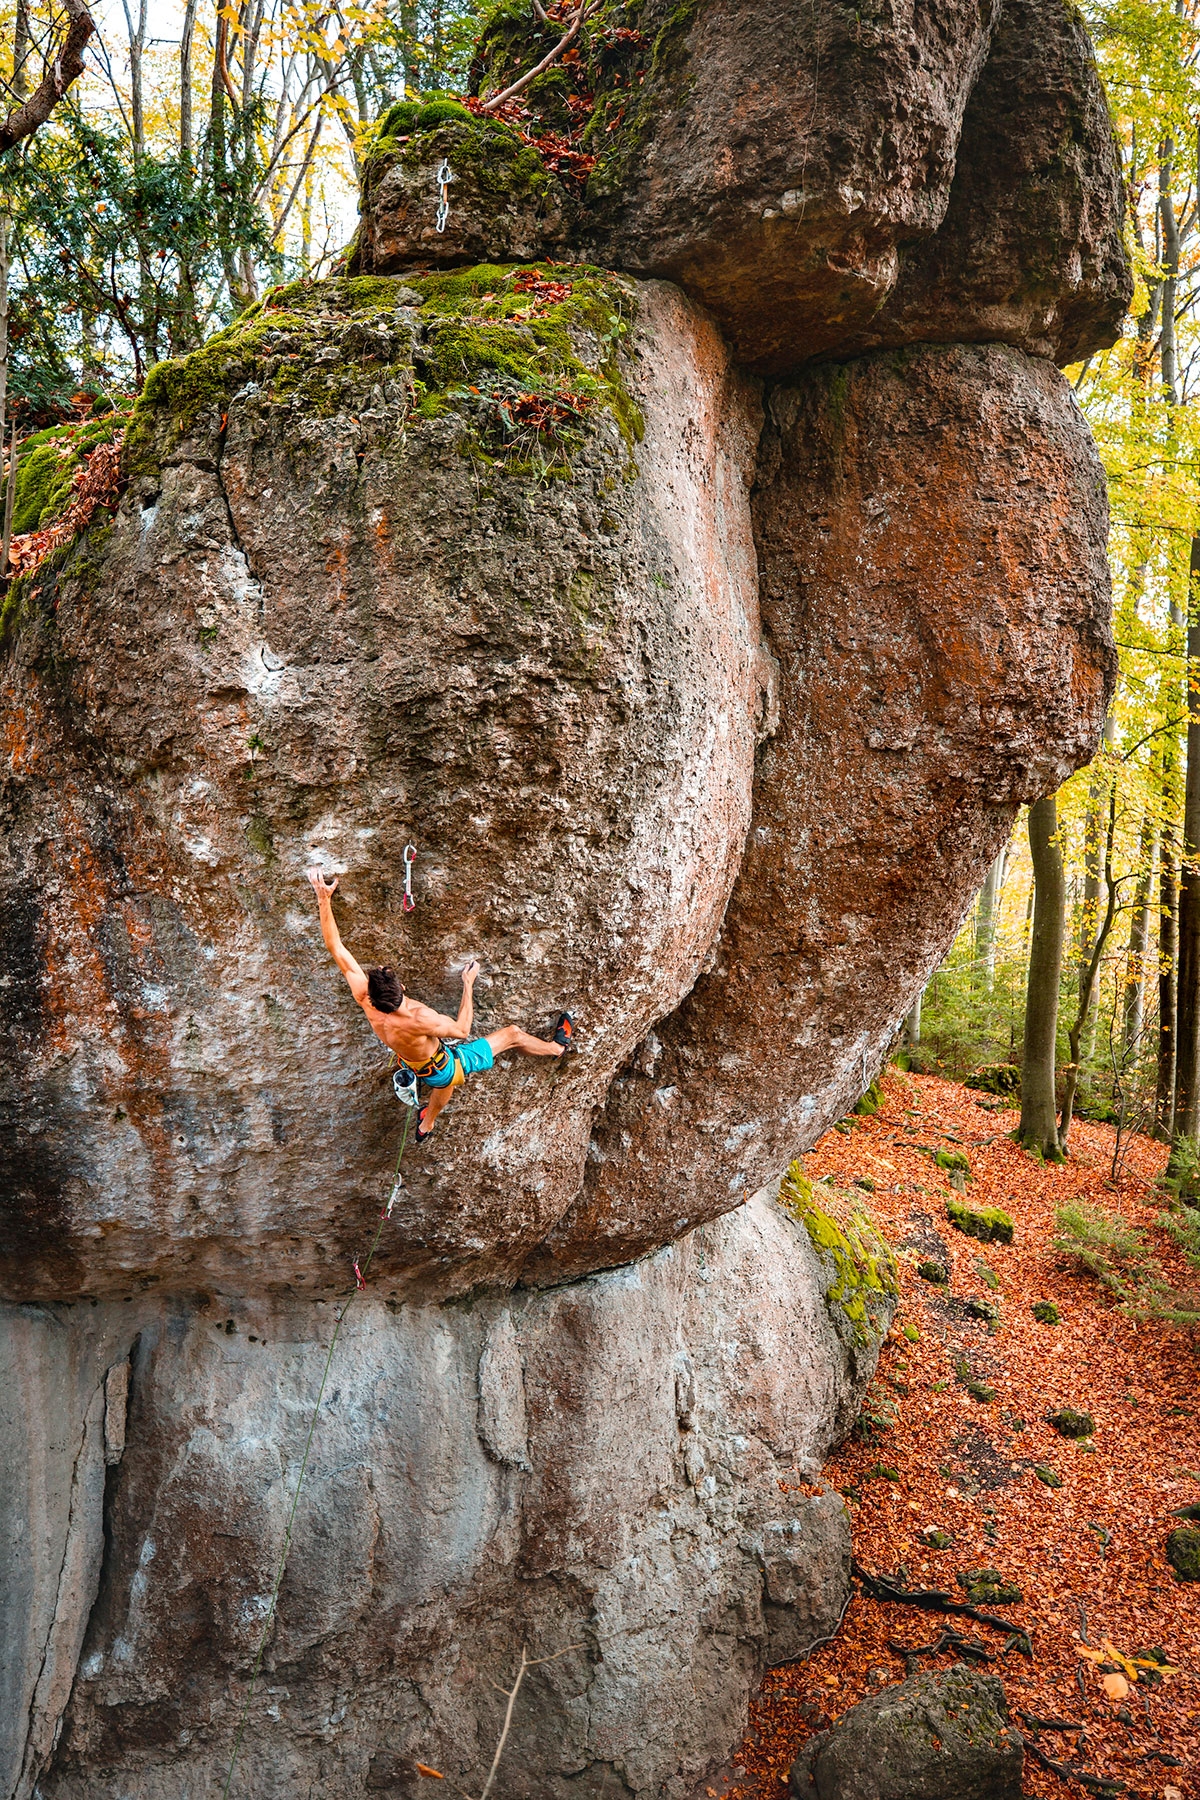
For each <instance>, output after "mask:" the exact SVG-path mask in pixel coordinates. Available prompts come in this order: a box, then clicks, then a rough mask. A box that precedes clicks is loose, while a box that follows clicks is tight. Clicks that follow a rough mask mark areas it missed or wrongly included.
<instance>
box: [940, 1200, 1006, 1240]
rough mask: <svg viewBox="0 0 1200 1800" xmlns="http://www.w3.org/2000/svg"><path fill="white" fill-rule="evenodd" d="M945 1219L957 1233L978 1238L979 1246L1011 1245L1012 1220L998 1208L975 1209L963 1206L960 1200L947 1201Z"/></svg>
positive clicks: (983, 1207) (984, 1207)
mask: <svg viewBox="0 0 1200 1800" xmlns="http://www.w3.org/2000/svg"><path fill="white" fill-rule="evenodd" d="M946 1217H947V1218H948V1219H949V1221H950V1223H951V1224H952V1225H953V1226H954V1228H955V1229H956V1230H957V1231H965V1232H966V1234H967V1236H968V1237H973V1238H978V1240H979V1242H980V1243H981V1244H991V1243H997V1244H1011V1243H1012V1241H1013V1222H1012V1219H1011V1218H1010V1216H1009V1214H1008V1213H1006V1212H1005V1211H1004V1210H1003V1208H1001V1207H999V1206H982V1207H979V1208H978V1209H976V1208H975V1207H971V1206H964V1205H963V1203H962V1201H961V1200H947V1202H946Z"/></svg>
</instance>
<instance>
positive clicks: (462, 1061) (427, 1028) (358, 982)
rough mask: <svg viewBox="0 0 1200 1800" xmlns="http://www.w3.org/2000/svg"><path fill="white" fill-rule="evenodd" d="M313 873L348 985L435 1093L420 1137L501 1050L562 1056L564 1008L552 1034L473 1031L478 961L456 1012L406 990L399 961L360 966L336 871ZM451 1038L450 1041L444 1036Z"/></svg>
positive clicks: (470, 967) (329, 942) (326, 931)
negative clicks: (341, 908)
mask: <svg viewBox="0 0 1200 1800" xmlns="http://www.w3.org/2000/svg"><path fill="white" fill-rule="evenodd" d="M308 879H309V880H310V881H311V882H312V884H313V887H314V888H315V889H316V894H317V905H318V907H319V908H320V911H321V936H322V937H323V938H324V939H325V948H326V949H327V950H328V951H329V954H330V955H331V956H332V958H333V960H334V962H335V963H336V964H337V966H338V968H339V969H340V970H341V971H342V974H343V975H344V976H345V977H346V980H347V982H348V983H349V987H350V992H351V993H352V994H353V995H354V998H355V999H356V1000H357V1001H358V1004H359V1005H360V1006H361V1007H362V1009H363V1011H364V1012H365V1013H366V1015H367V1019H368V1022H369V1023H370V1026H371V1030H372V1031H373V1032H374V1033H375V1036H376V1037H377V1038H381V1039H382V1040H383V1042H384V1043H385V1044H386V1045H387V1047H388V1049H389V1050H391V1051H392V1052H393V1054H394V1055H395V1057H396V1060H397V1062H398V1063H399V1064H400V1066H401V1068H403V1069H407V1070H409V1071H410V1072H411V1073H412V1074H413V1075H414V1076H416V1078H417V1079H418V1080H420V1081H423V1082H424V1083H425V1085H426V1087H427V1088H432V1089H433V1093H432V1094H431V1096H430V1098H429V1099H428V1100H427V1101H426V1103H425V1105H424V1106H423V1107H422V1108H421V1110H420V1112H419V1113H418V1114H417V1130H416V1139H417V1142H418V1144H419V1143H421V1142H422V1140H423V1139H425V1138H427V1137H428V1136H429V1134H430V1132H431V1131H432V1130H433V1127H434V1124H435V1122H436V1120H437V1118H438V1115H439V1113H440V1112H441V1111H442V1108H443V1107H444V1106H445V1104H446V1102H447V1101H448V1100H449V1098H450V1096H451V1094H452V1093H453V1092H454V1090H455V1088H456V1087H461V1086H462V1084H463V1082H464V1081H465V1079H466V1077H467V1076H468V1075H477V1074H479V1073H480V1071H481V1070H483V1069H490V1068H491V1067H492V1065H493V1063H494V1062H495V1059H496V1057H498V1056H502V1055H503V1054H504V1052H505V1051H506V1050H523V1051H524V1052H525V1055H526V1056H561V1055H562V1054H563V1052H564V1051H565V1050H567V1049H568V1048H569V1047H570V1044H571V1036H572V1032H573V1029H574V1027H573V1024H572V1020H571V1015H570V1013H562V1014H561V1015H560V1016H559V1020H558V1023H557V1024H556V1026H555V1028H554V1040H553V1042H552V1043H549V1044H548V1043H546V1041H545V1039H544V1038H535V1037H531V1036H530V1034H529V1033H528V1032H527V1031H522V1030H521V1028H520V1026H519V1025H503V1026H501V1028H500V1030H499V1031H492V1032H489V1033H488V1035H487V1037H482V1038H473V1037H471V1021H472V1019H473V1018H474V1016H475V1009H474V1005H473V1002H472V995H473V993H474V989H475V977H476V976H477V975H478V974H479V964H478V963H477V962H474V961H472V962H469V963H468V964H467V966H466V968H465V969H464V970H463V976H462V985H463V997H462V1005H461V1006H460V1007H459V1009H458V1017H457V1019H450V1018H447V1017H446V1014H445V1013H439V1012H434V1010H433V1008H432V1007H430V1006H422V1004H421V1002H420V1001H419V1000H413V999H411V998H410V997H409V996H408V995H406V994H405V992H404V989H403V987H401V985H400V982H399V980H398V979H397V977H396V973H395V971H394V970H393V969H389V968H382V969H366V970H363V969H360V968H359V966H358V964H357V963H356V962H355V960H354V958H353V957H352V956H351V954H350V952H349V951H348V950H347V948H346V946H345V945H344V944H343V942H342V940H341V936H340V934H339V932H338V928H337V921H336V919H335V918H334V916H333V905H332V901H331V896H332V894H333V892H334V890H335V889H336V887H337V877H336V875H335V876H334V878H333V880H332V881H326V880H325V877H324V876H323V875H322V873H321V871H320V869H310V870H309V871H308ZM447 1038H449V1039H451V1040H453V1041H452V1043H451V1044H446V1043H445V1042H443V1041H442V1040H443V1039H447Z"/></svg>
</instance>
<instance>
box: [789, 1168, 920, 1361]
mask: <svg viewBox="0 0 1200 1800" xmlns="http://www.w3.org/2000/svg"><path fill="white" fill-rule="evenodd" d="M779 1201H780V1205H781V1206H783V1207H784V1208H785V1209H786V1210H787V1211H788V1212H789V1213H790V1214H791V1215H792V1217H793V1218H794V1219H797V1220H798V1221H799V1222H800V1223H801V1224H802V1225H803V1226H804V1227H805V1229H806V1230H807V1232H808V1235H809V1237H810V1238H811V1239H812V1243H813V1248H814V1249H815V1250H816V1251H817V1252H818V1254H819V1255H820V1256H821V1258H822V1260H823V1261H824V1262H825V1263H826V1265H827V1266H829V1265H832V1271H833V1279H832V1281H831V1282H830V1285H829V1286H828V1287H827V1288H826V1290H825V1304H826V1306H827V1307H828V1308H829V1310H830V1312H831V1313H835V1312H837V1313H840V1314H842V1315H843V1316H844V1317H845V1319H846V1320H847V1321H848V1323H849V1325H850V1328H851V1330H852V1332H853V1334H854V1339H855V1342H856V1343H858V1344H863V1345H865V1344H869V1343H873V1342H874V1341H876V1340H877V1339H878V1338H879V1337H881V1336H882V1334H883V1332H884V1331H885V1330H886V1328H887V1320H888V1318H889V1317H890V1315H891V1311H892V1306H893V1304H894V1302H895V1300H896V1297H897V1295H898V1294H899V1291H900V1284H899V1279H898V1276H897V1271H896V1259H895V1257H894V1256H893V1255H892V1252H891V1250H890V1249H889V1248H888V1246H887V1244H885V1243H884V1241H883V1239H882V1238H881V1237H880V1235H879V1233H878V1232H877V1231H876V1229H875V1227H874V1225H873V1224H872V1223H871V1221H870V1219H868V1218H867V1216H866V1214H865V1213H862V1212H859V1211H852V1212H851V1213H850V1215H849V1217H848V1218H847V1219H846V1221H845V1223H844V1224H839V1223H838V1221H837V1220H836V1219H834V1218H832V1217H831V1216H830V1214H829V1213H827V1212H823V1211H822V1210H821V1208H820V1207H819V1206H818V1205H817V1204H816V1201H815V1199H814V1197H813V1184H812V1182H811V1181H810V1180H809V1179H808V1177H807V1176H806V1175H805V1174H804V1172H803V1170H802V1169H801V1168H800V1165H799V1163H792V1165H791V1167H790V1168H789V1169H788V1172H787V1174H786V1175H785V1176H784V1178H783V1180H782V1181H781V1183H780V1185H779Z"/></svg>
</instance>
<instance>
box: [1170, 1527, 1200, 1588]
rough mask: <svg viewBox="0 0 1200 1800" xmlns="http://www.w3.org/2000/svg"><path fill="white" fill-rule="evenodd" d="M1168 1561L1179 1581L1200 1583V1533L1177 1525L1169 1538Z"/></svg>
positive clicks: (1192, 1528)
mask: <svg viewBox="0 0 1200 1800" xmlns="http://www.w3.org/2000/svg"><path fill="white" fill-rule="evenodd" d="M1167 1561H1168V1562H1169V1563H1170V1565H1171V1567H1172V1568H1173V1569H1174V1571H1175V1575H1176V1578H1177V1579H1178V1580H1179V1581H1200V1531H1197V1530H1196V1529H1195V1528H1194V1527H1193V1526H1190V1525H1177V1526H1176V1527H1175V1530H1174V1531H1172V1532H1171V1533H1170V1535H1169V1536H1168V1538H1167Z"/></svg>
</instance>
